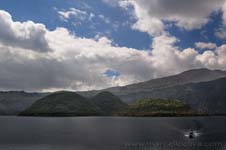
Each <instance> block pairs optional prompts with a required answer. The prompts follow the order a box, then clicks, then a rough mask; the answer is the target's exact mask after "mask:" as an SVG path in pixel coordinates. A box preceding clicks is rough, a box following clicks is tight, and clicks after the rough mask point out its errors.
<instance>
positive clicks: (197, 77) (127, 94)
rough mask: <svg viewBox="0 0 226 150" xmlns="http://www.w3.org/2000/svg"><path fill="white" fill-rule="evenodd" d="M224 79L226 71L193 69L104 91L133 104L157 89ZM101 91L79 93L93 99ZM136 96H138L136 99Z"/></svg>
mask: <svg viewBox="0 0 226 150" xmlns="http://www.w3.org/2000/svg"><path fill="white" fill-rule="evenodd" d="M224 77H226V71H221V70H209V69H205V68H202V69H193V70H189V71H185V72H182V73H180V74H177V75H173V76H168V77H163V78H158V79H152V80H149V81H146V82H141V83H136V84H131V85H127V86H123V87H112V88H108V89H104V91H109V92H111V93H113V94H114V95H116V96H119V97H120V98H121V99H122V100H123V101H124V102H127V103H131V102H134V101H136V100H139V99H143V98H145V97H143V96H142V94H141V93H143V92H145V93H148V92H151V91H153V90H156V89H163V88H168V87H173V86H177V85H183V84H188V83H199V82H205V81H212V80H216V79H220V78H224ZM101 91H102V90H97V91H87V92H78V93H79V94H81V95H83V96H86V97H92V96H93V95H96V94H97V93H99V92H101ZM135 94H136V96H135V97H134V95H135ZM131 95H132V96H131Z"/></svg>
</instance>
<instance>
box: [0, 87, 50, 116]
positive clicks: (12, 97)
mask: <svg viewBox="0 0 226 150" xmlns="http://www.w3.org/2000/svg"><path fill="white" fill-rule="evenodd" d="M46 95H48V93H26V92H23V91H21V92H16V91H10V92H0V115H16V114H18V113H19V112H21V111H23V110H24V109H26V108H28V107H29V106H30V105H31V104H32V103H34V102H35V101H36V100H38V99H40V98H42V97H44V96H46Z"/></svg>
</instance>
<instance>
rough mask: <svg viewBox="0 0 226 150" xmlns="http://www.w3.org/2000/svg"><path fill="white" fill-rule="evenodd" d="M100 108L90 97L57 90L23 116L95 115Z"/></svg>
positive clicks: (23, 113) (24, 112) (32, 106)
mask: <svg viewBox="0 0 226 150" xmlns="http://www.w3.org/2000/svg"><path fill="white" fill-rule="evenodd" d="M99 112H100V111H99V109H98V108H97V107H96V106H95V105H94V104H93V103H92V102H91V101H90V100H88V99H86V98H84V97H82V96H80V95H78V94H76V93H74V92H57V93H54V94H51V95H49V96H46V97H44V98H42V99H40V100H38V101H36V102H35V103H34V104H32V105H31V107H29V108H28V109H27V110H25V111H23V112H22V113H20V115H23V116H93V115H99Z"/></svg>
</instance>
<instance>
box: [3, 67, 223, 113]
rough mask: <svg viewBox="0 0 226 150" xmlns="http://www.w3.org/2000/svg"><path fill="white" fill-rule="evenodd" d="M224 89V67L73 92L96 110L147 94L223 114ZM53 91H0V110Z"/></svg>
mask: <svg viewBox="0 0 226 150" xmlns="http://www.w3.org/2000/svg"><path fill="white" fill-rule="evenodd" d="M225 91H226V71H221V70H208V69H194V70H189V71H185V72H182V73H180V74H177V75H173V76H168V77H163V78H158V79H152V80H149V81H146V82H141V83H136V84H131V85H127V86H122V87H112V88H107V89H103V90H93V91H84V92H76V95H78V94H79V95H81V96H83V97H84V98H85V99H86V100H89V101H90V99H92V103H93V104H94V105H95V107H98V109H99V110H98V112H101V111H102V112H105V113H106V114H109V113H112V112H114V111H116V110H117V109H116V108H123V107H124V106H125V103H127V104H133V103H135V102H136V101H138V100H142V99H147V98H156V99H157V98H160V99H177V100H181V101H183V102H184V103H186V104H189V105H190V106H191V107H192V108H194V109H196V110H198V111H201V112H207V113H211V114H226V110H224V108H225V107H226V102H225V101H226V94H225ZM56 93H57V94H59V93H58V92H56ZM56 93H26V92H15V91H14V92H13V91H11V92H0V114H2V115H16V114H18V113H20V112H22V111H24V110H25V109H28V108H29V107H30V106H31V107H32V104H34V103H36V102H40V101H39V100H43V99H44V100H45V101H46V98H47V99H49V97H48V95H50V96H51V95H52V94H56ZM73 93H74V92H73ZM115 96H116V97H115ZM105 97H107V99H106V98H105ZM111 97H113V100H112V99H111ZM120 99H121V100H122V101H123V102H121V101H120ZM44 100H43V101H44ZM61 100H62V97H61ZM63 101H64V99H63ZM114 103H117V104H116V105H114ZM36 104H37V103H36ZM101 106H102V110H101V109H100V107H101ZM105 108H106V109H107V110H108V109H109V112H107V111H106V109H105ZM111 109H112V110H111Z"/></svg>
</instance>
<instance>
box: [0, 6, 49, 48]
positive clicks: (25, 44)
mask: <svg viewBox="0 0 226 150" xmlns="http://www.w3.org/2000/svg"><path fill="white" fill-rule="evenodd" d="M46 32H47V30H46V27H45V26H44V25H43V24H37V23H34V22H32V21H27V22H15V21H13V20H12V17H11V15H10V14H9V13H8V12H6V11H2V10H0V43H4V44H5V45H8V46H12V47H20V48H24V49H28V50H35V51H38V52H47V51H51V49H50V48H49V45H48V42H47V40H46V37H45V36H46Z"/></svg>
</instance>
